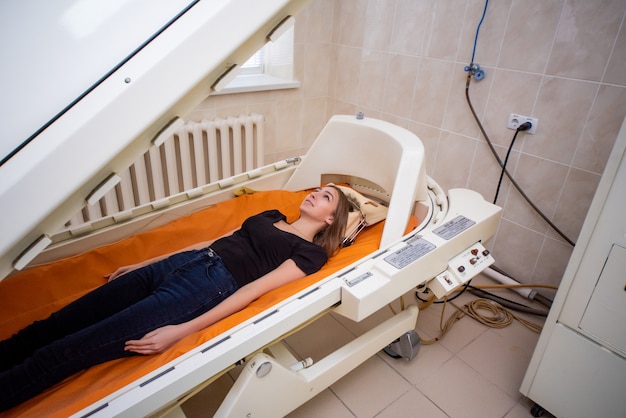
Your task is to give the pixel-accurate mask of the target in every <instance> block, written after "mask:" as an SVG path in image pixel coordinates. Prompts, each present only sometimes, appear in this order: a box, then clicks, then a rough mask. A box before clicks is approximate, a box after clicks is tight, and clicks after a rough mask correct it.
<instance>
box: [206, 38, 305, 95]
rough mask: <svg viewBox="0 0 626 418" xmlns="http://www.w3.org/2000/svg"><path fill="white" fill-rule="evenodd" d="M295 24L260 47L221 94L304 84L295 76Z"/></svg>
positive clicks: (285, 87)
mask: <svg viewBox="0 0 626 418" xmlns="http://www.w3.org/2000/svg"><path fill="white" fill-rule="evenodd" d="M293 34H294V30H293V27H291V28H290V29H288V30H287V31H286V32H285V33H284V34H283V35H282V36H281V37H280V38H278V39H277V40H276V41H275V42H269V43H267V44H266V45H265V46H264V47H263V48H261V49H259V50H258V51H257V52H256V53H255V54H254V55H253V56H252V57H250V59H249V60H248V61H246V63H245V64H243V65H242V66H241V68H240V69H239V74H238V75H237V77H235V79H234V80H233V81H231V82H230V83H229V84H227V85H226V87H224V88H223V89H222V90H221V91H220V92H219V93H217V94H232V93H244V92H252V91H263V90H277V89H289V88H296V87H300V82H299V81H297V80H294V79H293Z"/></svg>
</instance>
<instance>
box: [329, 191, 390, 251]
mask: <svg viewBox="0 0 626 418" xmlns="http://www.w3.org/2000/svg"><path fill="white" fill-rule="evenodd" d="M328 185H329V186H330V185H332V186H335V187H337V188H339V189H340V190H341V191H342V192H343V194H345V195H346V197H347V198H348V200H349V201H350V203H351V204H352V207H353V209H354V210H353V211H351V212H350V213H348V223H347V225H346V233H345V237H344V239H343V243H342V245H343V246H344V247H347V246H349V245H351V244H352V243H353V242H354V240H355V239H356V237H357V235H358V234H359V232H361V231H362V230H363V229H365V227H367V226H370V225H374V224H376V223H378V222H380V221H382V220H384V219H385V218H386V217H387V207H386V206H384V205H382V204H381V203H378V202H376V201H374V200H372V199H370V198H368V197H365V196H363V195H362V194H361V193H359V192H357V191H356V190H354V189H353V188H351V187H348V186H341V185H337V184H333V183H329V184H328Z"/></svg>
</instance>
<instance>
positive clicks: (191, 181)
mask: <svg viewBox="0 0 626 418" xmlns="http://www.w3.org/2000/svg"><path fill="white" fill-rule="evenodd" d="M263 122H264V119H263V116H262V115H257V114H251V115H249V116H248V115H241V116H239V117H229V118H226V119H215V120H211V121H209V120H203V121H202V122H199V123H196V122H189V123H186V124H185V125H183V126H182V127H181V128H180V129H178V130H177V131H176V133H174V135H172V136H171V137H170V138H168V139H167V140H166V141H165V142H164V143H163V144H161V145H160V146H155V147H152V148H151V149H150V150H148V151H147V152H146V153H145V154H144V155H143V156H142V157H141V158H139V159H138V160H137V161H135V162H134V163H133V165H131V166H130V167H129V168H128V169H127V170H125V171H124V172H123V173H121V174H120V177H121V178H122V180H121V181H120V183H118V184H117V185H116V186H115V188H113V189H111V190H110V191H109V192H108V193H107V194H106V195H105V196H104V197H103V198H102V199H100V201H98V202H97V203H95V204H93V205H88V206H86V207H85V208H83V210H82V211H81V212H79V213H77V214H76V215H75V216H74V217H72V219H70V221H69V222H68V223H67V224H66V227H71V226H76V225H79V224H82V223H85V222H93V221H95V220H98V219H100V218H103V217H106V216H112V215H115V214H116V213H119V212H123V211H128V210H130V209H132V208H134V207H137V206H140V205H144V204H146V203H150V202H153V201H156V200H159V199H163V198H164V197H168V196H171V195H174V194H177V193H180V192H184V191H186V190H190V189H193V188H196V187H199V186H203V185H205V184H209V183H212V182H215V181H218V180H221V179H223V178H226V177H230V176H233V175H236V174H239V173H242V172H244V171H248V170H251V169H254V168H258V167H261V166H263V153H264V151H263Z"/></svg>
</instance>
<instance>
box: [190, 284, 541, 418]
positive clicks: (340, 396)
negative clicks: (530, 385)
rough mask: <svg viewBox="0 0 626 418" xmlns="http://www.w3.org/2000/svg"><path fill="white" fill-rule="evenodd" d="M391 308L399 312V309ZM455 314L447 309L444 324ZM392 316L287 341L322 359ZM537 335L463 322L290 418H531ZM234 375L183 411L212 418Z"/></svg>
mask: <svg viewBox="0 0 626 418" xmlns="http://www.w3.org/2000/svg"><path fill="white" fill-rule="evenodd" d="M476 283H490V284H493V282H491V281H489V280H488V279H482V278H480V277H479V278H477V279H474V281H473V284H476ZM494 293H497V294H499V295H501V296H503V297H506V298H509V299H513V300H516V301H519V302H523V303H524V304H526V305H529V306H533V307H535V308H536V309H542V308H544V307H543V306H542V305H540V304H538V303H535V302H530V301H523V300H522V299H521V298H520V297H518V295H517V294H515V293H513V292H512V291H510V290H504V291H500V290H497V291H494ZM475 298H476V296H474V295H471V294H469V293H468V294H464V295H462V296H461V297H460V298H458V299H457V300H456V301H455V302H454V303H455V304H457V305H458V306H462V305H463V304H465V303H467V302H468V301H470V300H471V299H475ZM404 301H405V303H407V304H408V303H416V302H417V300H416V299H415V297H414V293H413V292H411V293H408V294H406V295H405V297H404ZM394 306H395V309H396V310H397V309H398V308H399V304H398V303H396V304H395V305H394ZM442 309H443V305H442V304H436V305H431V306H430V307H429V308H427V309H425V310H422V311H421V312H420V314H419V317H418V320H417V327H416V331H417V332H418V334H419V335H420V337H421V338H422V339H431V338H433V337H435V336H437V335H438V334H439V324H440V318H441V313H442ZM454 309H455V308H453V307H452V306H450V305H447V307H446V308H445V311H444V318H445V319H447V318H448V317H449V316H450V315H451V314H452V313H453V312H454ZM511 312H513V313H514V314H515V315H518V316H520V317H523V318H526V319H528V320H530V321H532V322H534V323H537V324H541V323H542V322H543V318H542V317H540V316H534V315H529V314H520V313H518V312H515V311H511ZM389 316H391V310H390V309H387V308H385V309H383V310H381V311H379V312H377V313H376V314H374V315H372V317H370V318H368V319H367V320H365V321H363V322H361V323H354V322H352V321H350V320H346V319H345V318H343V317H341V316H338V315H335V314H331V315H326V316H324V317H322V318H321V319H319V320H317V321H316V322H315V323H313V324H312V325H310V326H308V327H307V328H305V329H303V330H301V331H299V332H298V333H296V334H294V335H292V336H290V337H288V338H287V339H286V342H287V344H288V346H289V348H290V349H291V351H292V352H293V353H295V354H296V355H297V356H298V357H300V358H305V357H311V358H313V359H314V360H319V359H321V358H323V357H324V356H326V355H327V354H329V353H331V352H332V351H333V350H334V349H336V348H338V347H340V346H342V345H343V344H345V343H346V342H348V341H350V340H351V339H353V338H354V337H355V336H358V335H360V334H361V333H363V332H365V331H366V330H367V329H369V328H371V327H372V326H373V325H375V324H376V323H378V322H380V321H382V320H383V319H386V318H387V317H389ZM538 336H539V335H538V334H537V333H535V332H533V331H531V330H529V329H528V328H526V327H524V326H523V325H522V324H520V323H519V322H518V321H513V323H512V324H511V325H509V326H507V327H505V328H490V327H487V326H485V325H482V324H480V323H478V322H477V321H475V320H474V319H472V318H469V317H467V316H466V317H464V318H462V319H461V320H460V321H459V322H457V323H456V324H455V325H454V326H453V327H452V329H451V330H450V331H449V333H448V334H447V335H446V336H445V337H444V338H442V339H441V340H440V341H438V342H436V343H435V344H432V345H421V346H420V350H419V353H418V355H417V357H415V358H414V359H413V360H411V361H407V360H405V359H393V358H391V357H389V356H388V355H386V354H385V353H383V352H380V353H378V354H377V355H375V356H373V357H372V358H370V359H368V360H367V361H365V362H364V363H363V364H361V365H360V366H359V367H357V368H356V369H355V370H353V371H352V372H351V373H349V374H347V375H346V376H345V377H343V378H342V379H340V380H339V381H337V382H336V383H335V384H333V385H331V386H330V387H329V388H328V389H326V390H324V391H323V392H322V393H320V394H319V395H318V396H316V397H315V398H313V399H312V400H310V401H309V402H307V403H306V404H304V405H302V406H301V407H300V408H298V409H296V410H295V411H293V412H292V413H291V414H289V417H290V418H306V417H332V418H335V417H336V418H341V417H359V418H365V417H379V418H386V417H389V418H391V417H399V416H406V417H413V416H420V417H428V418H430V417H453V418H456V417H459V418H468V417H481V418H489V417H498V418H501V417H506V418H526V417H531V416H532V414H531V413H530V408H531V407H532V404H533V403H532V401H530V400H529V399H527V398H525V397H523V396H522V395H521V394H520V393H519V390H518V389H519V386H520V383H521V381H522V379H523V376H524V373H525V371H526V367H527V365H528V362H529V360H530V358H531V356H532V352H533V349H534V346H535V344H536V342H537V339H538ZM234 376H236V373H231V374H229V375H226V376H223V377H222V378H220V379H219V380H218V381H217V382H216V383H214V384H212V385H211V386H209V387H208V388H207V389H205V390H204V391H203V392H201V393H200V394H198V395H197V396H196V397H194V398H193V399H191V400H190V401H188V402H187V403H186V404H185V405H184V406H183V409H184V411H185V413H186V414H187V416H188V417H190V418H194V417H201V416H202V417H207V416H212V414H213V412H214V411H215V410H216V408H217V404H218V403H219V399H221V398H223V396H224V394H225V393H226V392H227V391H228V389H229V388H230V386H231V385H232V382H233V377H234ZM544 416H550V415H549V414H548V413H546V414H545V415H544Z"/></svg>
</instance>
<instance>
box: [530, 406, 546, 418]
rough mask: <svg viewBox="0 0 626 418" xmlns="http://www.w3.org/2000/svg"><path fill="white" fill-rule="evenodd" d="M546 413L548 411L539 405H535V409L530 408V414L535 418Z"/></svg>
mask: <svg viewBox="0 0 626 418" xmlns="http://www.w3.org/2000/svg"><path fill="white" fill-rule="evenodd" d="M544 412H546V410H545V409H543V408H542V407H541V406H539V405H537V404H534V405H533V407H532V408H530V413H531V414H532V416H533V417H542V416H543V413H544Z"/></svg>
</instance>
